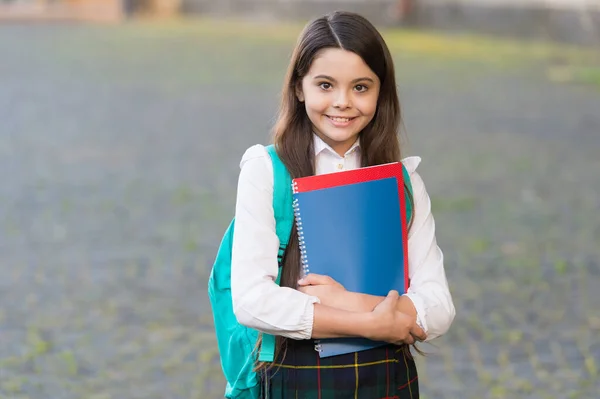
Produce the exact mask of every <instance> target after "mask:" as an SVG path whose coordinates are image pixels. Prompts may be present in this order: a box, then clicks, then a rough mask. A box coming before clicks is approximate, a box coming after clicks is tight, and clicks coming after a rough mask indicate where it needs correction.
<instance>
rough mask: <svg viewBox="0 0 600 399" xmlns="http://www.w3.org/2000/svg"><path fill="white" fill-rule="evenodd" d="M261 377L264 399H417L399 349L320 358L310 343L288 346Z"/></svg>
mask: <svg viewBox="0 0 600 399" xmlns="http://www.w3.org/2000/svg"><path fill="white" fill-rule="evenodd" d="M284 352H285V356H283V358H281V356H280V358H279V359H277V360H276V361H275V362H274V364H273V366H272V367H271V368H270V369H268V370H266V371H264V372H262V373H261V379H262V384H261V386H262V393H261V398H262V399H346V398H348V399H418V398H419V383H418V379H417V378H418V377H417V368H416V365H415V362H414V360H413V358H412V356H411V355H410V354H406V351H405V350H403V348H402V347H399V346H396V345H387V346H383V347H379V348H374V349H370V350H365V351H360V352H356V353H349V354H345V355H339V356H331V357H326V358H320V357H319V354H318V353H317V352H316V351H315V349H314V341H313V340H304V341H296V340H292V339H288V340H287V351H284Z"/></svg>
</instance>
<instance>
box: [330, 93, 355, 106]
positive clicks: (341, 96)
mask: <svg viewBox="0 0 600 399" xmlns="http://www.w3.org/2000/svg"><path fill="white" fill-rule="evenodd" d="M351 106H352V105H351V103H350V96H349V95H348V94H347V93H346V91H345V90H340V91H339V92H338V95H337V97H336V98H335V101H334V102H333V107H334V108H337V109H347V108H350V107H351Z"/></svg>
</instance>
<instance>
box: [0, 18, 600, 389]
mask: <svg viewBox="0 0 600 399" xmlns="http://www.w3.org/2000/svg"><path fill="white" fill-rule="evenodd" d="M211 26H212V25H211ZM211 26H208V27H206V26H205V25H202V24H200V25H193V24H184V25H181V26H179V25H166V26H162V27H160V28H150V27H148V26H139V25H127V26H124V27H119V28H115V27H113V28H107V27H84V26H51V25H49V26H40V25H35V26H33V25H31V26H17V25H8V26H0V121H1V122H0V171H2V180H3V184H2V185H0V303H1V304H2V307H1V308H0V398H11V399H17V398H19V399H23V398H35V399H74V398H86V399H108V398H115V399H117V398H118V399H122V398H128V399H137V398H144V399H146V398H153V399H154V398H159V399H163V398H165V399H166V398H173V399H179V398H209V399H210V398H217V397H219V394H220V393H221V392H222V387H223V381H222V377H221V375H220V370H219V367H218V353H217V351H216V348H215V340H214V336H213V332H212V321H211V315H210V312H209V307H208V303H207V296H206V278H207V275H208V271H209V267H210V264H211V262H212V259H213V257H214V254H215V250H216V247H217V245H218V241H219V239H220V235H221V234H222V232H223V230H224V228H225V226H226V224H227V223H228V220H229V218H230V217H231V213H232V210H233V209H232V207H233V203H234V193H235V185H236V178H237V173H238V162H239V159H240V157H241V155H242V153H243V151H244V149H245V148H247V147H248V146H250V145H251V144H254V143H257V142H265V140H266V138H267V133H268V128H269V126H270V125H271V123H272V118H273V114H274V111H275V106H276V96H277V91H278V89H279V85H280V81H281V78H282V76H283V68H284V67H285V61H286V56H287V54H288V53H289V51H290V47H289V46H290V44H291V43H292V42H293V35H290V34H289V31H288V30H282V31H281V32H279V33H277V32H275V31H273V32H272V34H269V35H268V37H269V39H268V40H267V39H266V37H261V36H260V35H259V34H255V35H254V36H253V35H252V34H250V35H249V36H247V37H246V38H245V39H241V38H240V37H239V35H237V34H234V33H232V34H230V35H225V34H223V32H224V31H223V30H222V29H221V30H220V31H219V32H216V31H213V28H214V27H211ZM292 30H293V29H292ZM275 33H277V34H275ZM394 40H396V41H394V42H393V43H392V47H393V48H394V49H395V50H394V52H395V54H396V59H397V67H398V75H399V78H400V86H401V94H402V99H403V100H404V103H403V104H404V105H403V106H404V111H405V118H406V119H405V124H406V130H407V132H408V138H409V140H408V146H407V150H406V154H407V155H408V154H418V155H420V156H422V158H423V163H422V164H421V166H420V169H419V170H420V172H421V173H422V175H423V177H424V179H425V182H426V184H427V185H428V188H429V191H430V194H431V196H432V198H433V201H434V207H435V208H434V212H435V216H436V221H437V226H438V239H439V243H440V245H441V246H442V248H443V249H444V251H445V255H446V268H447V273H448V278H449V280H450V283H451V286H452V291H453V294H454V297H455V302H456V307H457V311H458V315H457V318H456V321H455V323H454V326H453V328H452V329H451V331H450V332H449V333H448V334H447V336H445V337H443V338H441V339H440V340H438V341H436V342H434V345H435V346H432V345H425V346H423V349H424V350H425V351H426V352H428V353H429V355H428V356H427V357H426V358H419V367H420V372H421V382H422V391H423V393H424V394H423V397H424V398H435V399H438V398H440V399H441V398H452V399H455V398H556V399H563V398H589V399H594V398H597V397H598V392H600V376H599V368H600V312H599V311H598V309H599V308H600V292H599V291H598V287H599V284H600V249H599V246H598V243H599V242H600V216H599V215H600V213H599V211H600V156H598V150H599V149H600V117H599V116H598V111H599V110H600V90H598V88H597V87H592V86H585V85H575V84H558V83H552V82H551V81H550V80H548V79H547V77H546V71H547V68H546V64H545V63H544V60H543V57H542V58H540V57H537V56H536V57H531V59H529V58H528V57H520V56H516V55H515V54H513V58H520V60H519V61H518V62H516V63H513V62H509V61H510V60H509V59H507V57H505V56H504V55H503V54H504V53H503V52H502V51H500V50H501V48H499V47H498V48H490V49H489V50H488V52H483V53H477V51H476V46H475V45H474V44H465V43H463V44H453V45H452V46H450V47H448V46H443V45H440V43H445V42H444V41H443V40H442V41H436V40H438V39H435V38H428V39H427V38H420V39H418V38H416V39H415V38H414V37H413V38H411V37H408V38H404V39H403V38H402V37H400V38H396V39H394ZM419 40H421V41H419ZM473 40H475V39H473ZM473 46H475V47H473ZM402 49H408V50H406V51H403V50H402ZM410 49H412V50H410ZM509 53H510V54H512V53H511V52H510V51H508V52H507V53H506V54H509ZM524 53H528V51H527V50H526V51H525V52H524ZM534 53H535V52H534ZM516 54H519V53H518V52H517V53H516ZM473 55H476V57H475V58H473V57H472V56H473ZM496 61H501V62H500V63H498V62H496ZM554 61H555V62H556V59H554ZM559 61H560V62H561V65H562V64H563V63H565V62H567V61H568V58H565V59H562V58H560V57H559ZM553 71H554V72H552V73H551V77H553V78H554V79H557V78H561V79H562V78H565V72H564V69H560V70H558V72H557V70H556V69H554V70H553ZM561 71H562V72H561ZM567 75H568V73H567Z"/></svg>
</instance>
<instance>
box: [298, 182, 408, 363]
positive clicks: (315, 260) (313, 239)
mask: <svg viewBox="0 0 600 399" xmlns="http://www.w3.org/2000/svg"><path fill="white" fill-rule="evenodd" d="M399 198H400V197H399V195H398V182H397V179H396V178H385V179H381V180H373V181H366V182H361V183H355V184H349V185H344V186H337V187H328V188H324V189H319V190H314V191H307V192H295V193H294V209H295V213H296V222H297V223H298V233H299V238H300V245H301V250H302V254H303V256H302V261H303V267H304V272H305V273H317V274H324V275H328V276H331V277H332V278H333V279H335V280H336V281H338V282H340V283H341V284H342V285H343V286H344V287H345V288H346V289H347V290H348V291H354V292H361V293H365V294H371V295H378V296H386V295H387V294H388V292H389V291H390V290H392V289H395V290H397V291H398V292H399V293H400V294H403V293H404V287H405V271H404V249H403V235H402V232H403V231H402V220H401V213H400V212H401V206H400V199H399ZM385 344H386V342H376V341H371V340H368V339H365V338H332V339H322V340H319V342H318V345H317V350H319V352H320V356H321V357H327V356H334V355H339V354H344V353H351V352H357V351H361V350H365V349H370V348H374V347H377V346H381V345H385Z"/></svg>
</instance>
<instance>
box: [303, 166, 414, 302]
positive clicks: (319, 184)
mask: <svg viewBox="0 0 600 399" xmlns="http://www.w3.org/2000/svg"><path fill="white" fill-rule="evenodd" d="M387 178H396V180H397V184H398V195H399V203H400V215H401V218H402V236H403V240H402V245H403V251H404V253H405V254H408V231H407V223H408V222H407V220H406V199H405V196H404V175H403V166H402V163H400V162H392V163H388V164H383V165H375V166H367V167H363V168H358V169H352V170H345V171H341V172H333V173H326V174H321V175H316V176H307V177H300V178H297V179H293V180H292V187H293V192H294V193H303V192H309V191H315V190H321V189H325V188H330V187H339V186H345V185H349V184H356V183H364V182H368V181H374V180H381V179H387ZM404 275H405V276H406V279H405V283H404V292H407V290H408V286H409V284H410V282H409V279H408V275H409V273H408V256H405V257H404Z"/></svg>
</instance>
